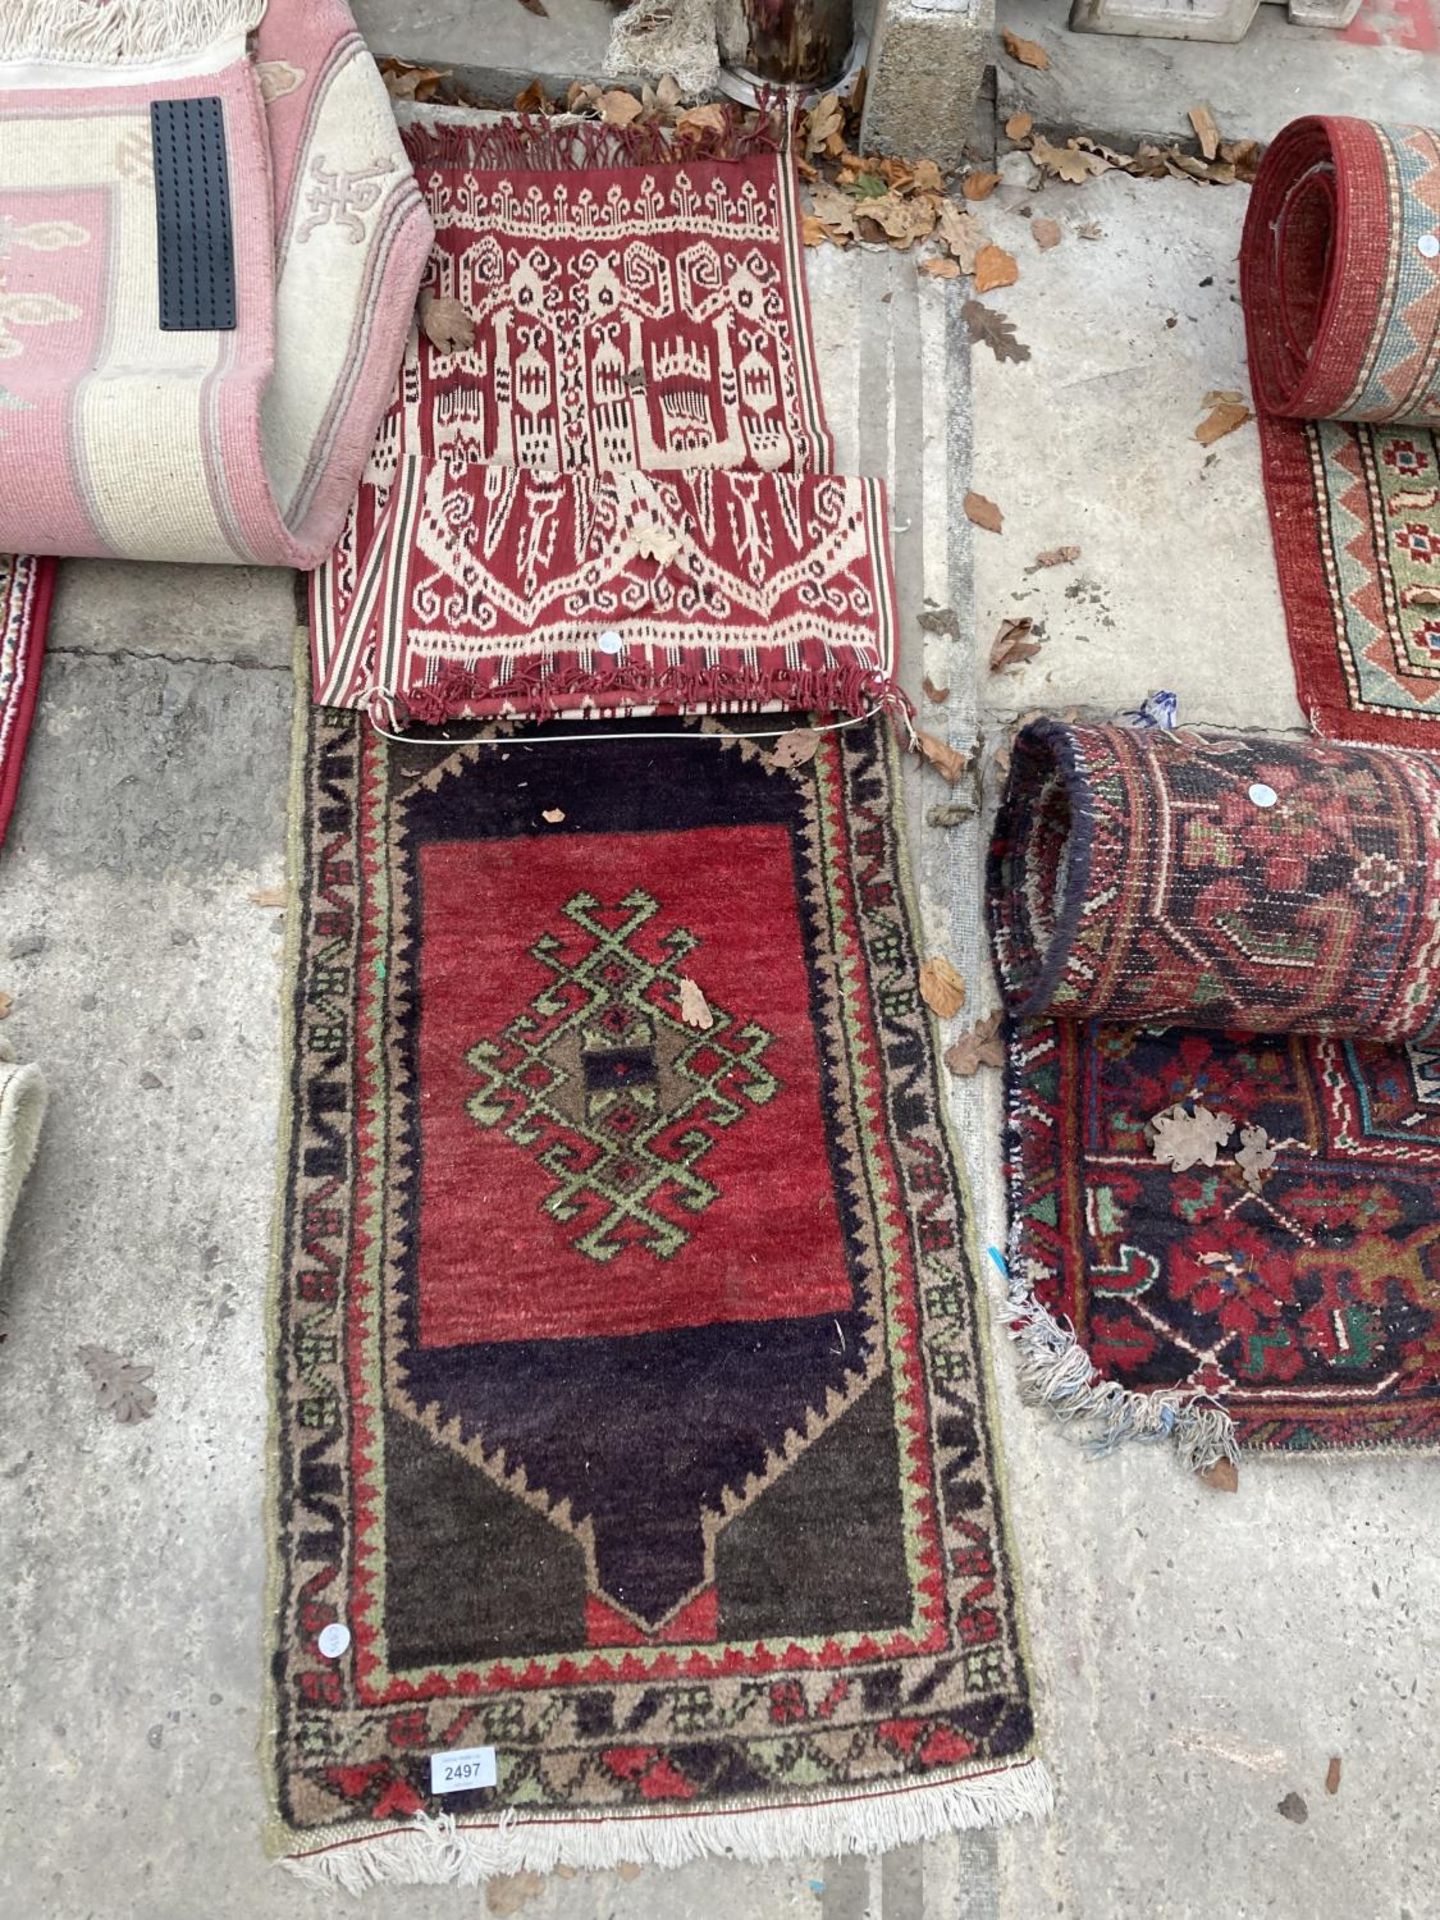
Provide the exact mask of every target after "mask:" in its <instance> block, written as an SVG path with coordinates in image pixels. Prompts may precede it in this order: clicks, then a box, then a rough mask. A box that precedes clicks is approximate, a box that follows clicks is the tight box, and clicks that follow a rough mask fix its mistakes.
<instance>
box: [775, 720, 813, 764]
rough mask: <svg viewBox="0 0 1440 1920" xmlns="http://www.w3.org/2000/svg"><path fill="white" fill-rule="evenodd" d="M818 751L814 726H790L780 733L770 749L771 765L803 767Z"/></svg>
mask: <svg viewBox="0 0 1440 1920" xmlns="http://www.w3.org/2000/svg"><path fill="white" fill-rule="evenodd" d="M819 751H820V735H819V734H818V733H817V732H816V731H815V729H814V727H792V728H791V729H790V731H789V733H782V734H781V736H780V738H779V739H778V740H777V741H776V742H775V744H774V746H773V747H772V748H771V749H770V764H771V766H772V767H803V766H804V765H805V763H806V761H807V760H813V759H814V758H815V755H816V754H817V753H818V752H819Z"/></svg>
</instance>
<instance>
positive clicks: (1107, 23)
mask: <svg viewBox="0 0 1440 1920" xmlns="http://www.w3.org/2000/svg"><path fill="white" fill-rule="evenodd" d="M1259 10H1260V0H1074V5H1073V6H1072V7H1071V9H1070V31H1071V32H1072V33H1126V34H1140V35H1143V36H1145V37H1146V38H1147V39H1152V40H1243V39H1244V38H1245V35H1246V34H1247V33H1248V32H1249V31H1250V23H1251V21H1252V20H1253V19H1254V18H1255V15H1256V14H1257V13H1258V12H1259Z"/></svg>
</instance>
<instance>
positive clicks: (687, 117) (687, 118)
mask: <svg viewBox="0 0 1440 1920" xmlns="http://www.w3.org/2000/svg"><path fill="white" fill-rule="evenodd" d="M729 125H730V116H729V115H728V114H727V113H726V111H725V109H724V107H722V106H721V104H720V102H719V101H718V100H707V101H706V102H705V103H704V104H703V106H698V107H687V108H686V109H685V111H684V113H680V114H677V115H676V116H675V131H676V133H678V134H679V135H680V137H681V139H682V140H683V139H687V138H688V139H692V140H695V139H699V138H700V137H701V136H702V135H704V134H707V133H724V132H725V130H726V128H727V127H728V126H729Z"/></svg>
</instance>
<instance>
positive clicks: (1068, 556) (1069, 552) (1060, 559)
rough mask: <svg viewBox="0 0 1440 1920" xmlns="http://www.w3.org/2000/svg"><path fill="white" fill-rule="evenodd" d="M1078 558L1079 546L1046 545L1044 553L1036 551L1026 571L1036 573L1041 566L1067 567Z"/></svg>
mask: <svg viewBox="0 0 1440 1920" xmlns="http://www.w3.org/2000/svg"><path fill="white" fill-rule="evenodd" d="M1079 558H1080V549H1079V547H1047V548H1046V549H1045V551H1044V553H1037V554H1036V556H1035V558H1034V560H1033V561H1032V562H1031V564H1030V565H1029V566H1028V567H1026V569H1025V571H1026V573H1038V572H1039V570H1040V569H1041V568H1042V567H1068V566H1072V565H1073V564H1074V562H1075V561H1077V560H1078V559H1079Z"/></svg>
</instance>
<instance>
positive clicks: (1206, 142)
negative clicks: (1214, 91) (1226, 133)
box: [1190, 100, 1220, 160]
mask: <svg viewBox="0 0 1440 1920" xmlns="http://www.w3.org/2000/svg"><path fill="white" fill-rule="evenodd" d="M1190 124H1191V126H1192V127H1193V128H1194V129H1195V138H1196V139H1197V140H1198V141H1199V142H1200V151H1201V153H1203V154H1204V156H1205V158H1206V159H1207V160H1213V159H1214V158H1215V156H1216V154H1217V153H1219V151H1220V128H1219V126H1218V125H1217V123H1216V120H1215V114H1214V111H1213V109H1212V108H1211V105H1210V102H1209V101H1208V100H1202V101H1201V102H1200V103H1199V105H1198V106H1194V107H1191V109H1190Z"/></svg>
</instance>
